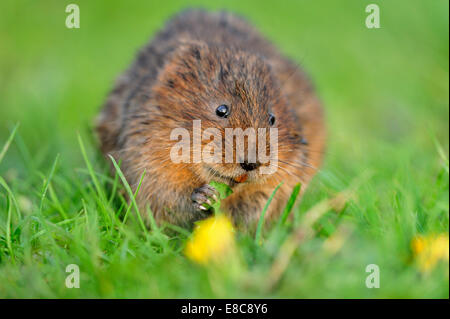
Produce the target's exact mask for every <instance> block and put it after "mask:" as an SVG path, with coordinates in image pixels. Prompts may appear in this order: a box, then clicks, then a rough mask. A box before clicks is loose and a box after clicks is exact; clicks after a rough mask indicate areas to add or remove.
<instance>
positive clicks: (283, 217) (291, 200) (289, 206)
mask: <svg viewBox="0 0 450 319" xmlns="http://www.w3.org/2000/svg"><path fill="white" fill-rule="evenodd" d="M301 187H302V184H301V183H297V184H296V185H295V186H294V189H293V190H292V194H291V197H289V200H288V202H287V204H286V207H285V208H284V211H283V213H282V214H281V218H280V220H279V221H278V226H282V225H284V224H285V223H286V220H287V218H288V217H289V214H290V213H291V211H292V208H293V207H294V204H295V201H296V200H297V197H298V194H300V189H301Z"/></svg>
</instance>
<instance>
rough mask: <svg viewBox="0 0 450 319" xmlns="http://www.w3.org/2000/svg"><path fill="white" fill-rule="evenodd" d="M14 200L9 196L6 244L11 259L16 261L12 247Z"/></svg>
mask: <svg viewBox="0 0 450 319" xmlns="http://www.w3.org/2000/svg"><path fill="white" fill-rule="evenodd" d="M11 206H12V202H11V198H10V197H9V196H8V217H7V219H6V246H7V247H8V250H9V254H10V256H11V260H12V261H13V263H14V260H15V257H14V251H13V249H12V242H11V218H12V216H11V214H12V209H11Z"/></svg>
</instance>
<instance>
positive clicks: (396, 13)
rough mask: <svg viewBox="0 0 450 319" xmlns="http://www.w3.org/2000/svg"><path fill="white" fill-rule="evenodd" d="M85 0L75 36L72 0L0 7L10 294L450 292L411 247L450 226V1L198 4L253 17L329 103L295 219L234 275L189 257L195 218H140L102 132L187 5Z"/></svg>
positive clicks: (4, 228) (3, 271)
mask: <svg viewBox="0 0 450 319" xmlns="http://www.w3.org/2000/svg"><path fill="white" fill-rule="evenodd" d="M72 2H75V3H78V4H79V5H80V10H81V28H80V29H79V30H68V29H66V28H65V27H64V21H65V18H66V14H65V12H64V9H65V5H66V3H64V2H59V1H13V0H7V1H1V2H0V43H1V45H0V46H1V50H0V297H5V298H11V297H14V298H23V297H43V298H52V297H65V298H72V297H127V298H134V297H137V298H140V297H145V298H148V297H151V298H163V297H179V298H183V297H184V298H186V297H190V298H195V297H288V298H327V297H332V298H334V297H339V298H394V297H398V298H417V297H423V298H448V297H449V281H448V264H439V265H437V266H436V267H435V268H434V269H433V271H431V272H430V273H422V272H421V271H420V270H419V269H418V267H417V265H416V263H415V260H414V256H413V254H412V251H411V248H410V247H411V246H410V242H411V239H412V238H413V237H414V236H416V235H419V234H424V235H428V234H435V233H447V234H448V231H449V223H448V221H449V197H448V196H449V193H448V192H449V171H448V148H449V143H448V134H449V104H448V100H449V92H448V85H449V81H448V70H449V66H448V53H449V52H448V47H449V46H448V44H449V42H448V9H449V8H448V2H447V1H445V0H436V1H425V0H423V1H406V0H405V1H399V0H396V1H391V0H390V1H386V0H385V1H361V0H354V1H346V2H341V1H331V0H330V1H278V2H273V1H262V0H258V1H242V0H227V1H206V0H205V1H194V2H193V3H192V6H202V7H207V8H229V9H231V10H233V11H237V12H240V13H242V14H244V15H245V16H247V17H248V18H249V19H250V20H251V21H253V23H254V24H255V25H256V26H257V27H258V28H259V29H260V30H261V31H262V32H263V33H264V34H266V35H267V37H269V38H270V39H271V40H272V41H273V42H275V43H276V44H277V45H278V46H279V47H280V49H281V50H282V51H283V52H285V53H286V54H287V55H289V56H291V57H292V58H294V59H295V60H296V61H298V62H299V63H300V64H301V65H302V66H303V67H304V68H305V69H306V70H307V71H308V72H309V74H310V75H311V77H312V78H313V80H314V82H315V84H316V87H317V90H318V92H319V95H320V97H321V99H322V101H323V104H324V106H325V109H326V115H327V126H328V136H329V138H328V149H327V154H326V160H325V163H324V165H323V167H322V170H321V172H320V173H319V174H318V175H317V176H316V178H315V179H314V181H313V182H312V183H311V185H310V186H309V188H308V190H307V192H306V194H305V196H304V197H303V199H302V202H301V204H300V206H299V207H298V208H296V209H295V210H294V211H293V212H292V214H293V216H294V218H293V219H292V220H290V219H287V220H286V222H284V223H281V222H280V223H279V225H277V226H276V227H273V228H272V229H264V231H262V233H261V245H259V244H258V243H255V238H254V235H245V234H238V236H237V241H238V248H239V250H240V254H241V255H242V256H243V262H242V263H241V264H239V267H240V269H238V271H237V273H236V272H233V273H227V272H224V273H221V274H217V273H216V272H214V271H213V270H212V269H209V268H207V267H202V266H199V265H195V264H193V263H192V262H191V261H190V260H188V259H187V258H186V257H185V256H184V254H183V252H182V251H183V248H184V245H185V242H186V239H187V237H188V236H189V232H187V231H186V230H183V229H179V228H177V227H174V226H170V225H164V226H162V227H160V228H156V227H153V228H152V229H151V230H147V229H145V230H143V229H142V224H141V223H140V220H139V218H138V216H139V215H137V214H136V213H137V211H136V209H137V207H135V205H134V203H131V205H129V204H128V203H127V202H126V200H125V198H124V194H125V193H126V192H128V193H129V192H130V191H131V190H130V189H129V187H128V186H127V184H126V183H125V186H124V183H123V182H124V180H123V176H121V174H120V173H117V174H115V175H110V174H109V173H108V169H107V168H108V165H109V164H110V163H107V161H106V160H104V159H102V158H101V156H100V155H99V153H98V151H97V146H96V142H95V138H94V137H93V135H92V123H93V119H94V117H95V115H96V114H97V112H98V110H99V107H100V105H101V104H102V102H103V100H104V98H105V96H106V94H107V92H108V90H109V89H110V88H111V87H112V83H113V80H114V79H115V77H116V76H117V75H118V74H119V73H120V72H121V71H122V70H123V69H124V68H125V67H127V65H128V64H129V63H130V62H131V60H132V59H133V56H134V53H135V52H136V50H137V49H138V48H139V47H140V46H141V45H143V44H144V43H145V42H146V41H147V40H148V38H149V37H150V36H151V35H152V34H153V33H154V32H155V31H156V30H157V29H158V28H160V27H161V26H162V24H163V22H164V21H165V20H166V19H167V18H168V17H169V16H170V15H172V14H173V13H175V12H177V11H178V10H180V9H181V8H182V7H186V4H185V2H184V1H120V2H119V1H117V2H116V1H87V0H79V1H72ZM373 2H376V3H379V5H380V9H381V29H370V30H369V29H366V28H365V26H364V20H365V17H366V13H365V11H364V9H365V6H366V5H367V4H369V3H373ZM17 123H20V126H19V127H18V128H17V130H16V126H15V125H16V124H17ZM14 132H15V134H14ZM78 135H80V136H81V138H80V141H82V143H81V146H83V147H81V146H80V143H79V142H80V141H79V140H78ZM10 137H11V138H10ZM275 196H276V194H275ZM333 198H334V200H333ZM123 216H127V217H126V219H125V221H124V218H121V217H123ZM301 235H302V236H301ZM69 264H77V265H79V267H80V270H81V287H80V288H79V289H68V288H66V287H65V285H64V282H65V278H66V276H67V275H68V274H66V272H65V269H66V266H67V265H69ZM368 264H377V265H379V267H380V272H381V276H380V277H381V287H380V288H379V289H368V288H366V286H365V279H366V276H367V275H368V274H367V273H365V268H366V266H367V265H368Z"/></svg>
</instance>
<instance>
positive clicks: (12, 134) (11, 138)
mask: <svg viewBox="0 0 450 319" xmlns="http://www.w3.org/2000/svg"><path fill="white" fill-rule="evenodd" d="M18 127H19V123H17V124H16V125H15V126H14V128H13V130H12V132H11V134H10V135H9V137H8V140H7V141H6V143H5V145H4V146H3V148H2V151H1V152H0V164H1V163H2V160H3V158H4V157H5V155H6V152H7V151H8V149H9V146H10V145H11V143H12V141H13V139H14V136H15V135H16V132H17V129H18Z"/></svg>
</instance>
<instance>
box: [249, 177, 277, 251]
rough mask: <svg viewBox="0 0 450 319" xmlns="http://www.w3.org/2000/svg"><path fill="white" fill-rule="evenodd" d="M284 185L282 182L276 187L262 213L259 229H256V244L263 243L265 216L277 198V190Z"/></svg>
mask: <svg viewBox="0 0 450 319" xmlns="http://www.w3.org/2000/svg"><path fill="white" fill-rule="evenodd" d="M282 184H283V182H281V183H280V184H278V186H277V187H275V189H274V190H273V192H272V195H270V197H269V199H268V200H267V203H266V205H265V206H264V209H263V210H262V212H261V216H260V217H259V221H258V227H257V228H256V234H255V242H256V243H257V244H260V241H261V233H262V228H263V226H264V216H265V215H266V211H267V209H268V208H269V205H270V203H271V202H272V199H273V197H274V196H275V193H276V192H277V190H278V189H279V188H280V186H281V185H282Z"/></svg>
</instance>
